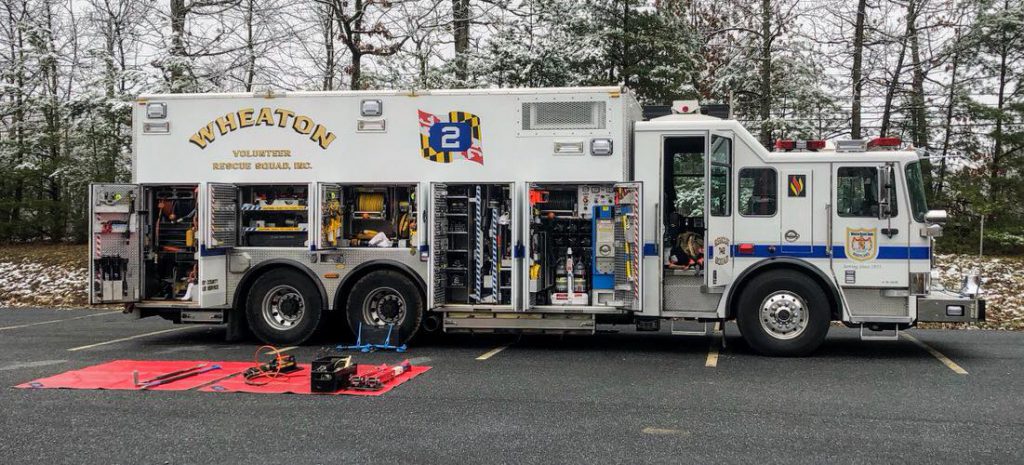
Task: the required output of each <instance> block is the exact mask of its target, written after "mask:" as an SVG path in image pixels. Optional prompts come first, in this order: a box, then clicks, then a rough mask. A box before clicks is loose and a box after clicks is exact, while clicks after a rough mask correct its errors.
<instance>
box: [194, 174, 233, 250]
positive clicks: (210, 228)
mask: <svg viewBox="0 0 1024 465" xmlns="http://www.w3.org/2000/svg"><path fill="white" fill-rule="evenodd" d="M204 203H205V204H206V206H207V209H206V218H207V222H206V241H205V243H204V244H203V246H204V248H205V249H207V250H214V249H227V248H232V247H236V246H237V245H238V188H237V187H235V186H234V185H233V184H220V183H207V184H206V202H204Z"/></svg>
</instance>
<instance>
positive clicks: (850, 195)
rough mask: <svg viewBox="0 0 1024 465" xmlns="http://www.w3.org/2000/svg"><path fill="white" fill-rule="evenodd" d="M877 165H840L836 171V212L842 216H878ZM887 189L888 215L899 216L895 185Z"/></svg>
mask: <svg viewBox="0 0 1024 465" xmlns="http://www.w3.org/2000/svg"><path fill="white" fill-rule="evenodd" d="M879 182H880V180H879V177H878V167H875V166H841V167H839V169H838V170H837V171H836V214H837V215H839V216H840V217H843V218H878V212H879V208H880V206H879V204H878V190H879V189H878V187H879V186H878V184H879ZM896 184H897V183H894V185H893V186H892V188H891V189H889V204H890V206H891V207H890V211H891V215H890V217H892V218H896V217H897V216H899V209H898V202H897V195H896V190H897V187H896Z"/></svg>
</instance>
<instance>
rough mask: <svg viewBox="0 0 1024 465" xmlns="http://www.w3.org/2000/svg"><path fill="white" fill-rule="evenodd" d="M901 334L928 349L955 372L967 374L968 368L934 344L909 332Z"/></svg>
mask: <svg viewBox="0 0 1024 465" xmlns="http://www.w3.org/2000/svg"><path fill="white" fill-rule="evenodd" d="M900 335H901V336H903V337H904V338H906V339H907V340H908V341H910V342H913V343H914V344H917V345H918V346H920V347H921V348H922V349H924V350H927V351H928V353H929V354H932V356H933V357H935V358H936V359H938V360H939V361H940V362H942V364H943V365H946V367H948V368H949V369H950V370H953V373H956V374H958V375H966V374H967V370H965V369H963V368H962V367H961V366H960V365H957V364H956V362H954V361H952V360H950V359H949V357H947V356H945V355H944V354H943V353H942V352H939V351H938V350H936V349H935V348H933V347H932V346H930V345H928V344H925V343H924V342H922V341H920V340H919V339H917V338H916V337H914V336H911V335H909V334H907V333H900Z"/></svg>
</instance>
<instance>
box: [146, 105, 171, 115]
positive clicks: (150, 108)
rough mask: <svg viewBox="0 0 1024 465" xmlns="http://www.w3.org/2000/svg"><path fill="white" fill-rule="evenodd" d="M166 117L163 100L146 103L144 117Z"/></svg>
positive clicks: (165, 107) (165, 106)
mask: <svg viewBox="0 0 1024 465" xmlns="http://www.w3.org/2000/svg"><path fill="white" fill-rule="evenodd" d="M166 117H167V104H166V103H163V102H152V103H147V104H146V118H149V119H164V118H166Z"/></svg>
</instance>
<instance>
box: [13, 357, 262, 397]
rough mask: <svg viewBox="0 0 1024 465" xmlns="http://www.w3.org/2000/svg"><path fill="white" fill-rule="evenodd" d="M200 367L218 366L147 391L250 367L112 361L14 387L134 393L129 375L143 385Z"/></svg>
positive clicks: (188, 385) (190, 385)
mask: <svg viewBox="0 0 1024 465" xmlns="http://www.w3.org/2000/svg"><path fill="white" fill-rule="evenodd" d="M200 363H205V364H206V367H207V368H208V367H211V366H213V365H219V366H220V369H217V370H211V371H208V372H205V373H200V374H197V375H194V376H189V377H187V378H184V379H179V380H177V381H171V382H169V383H166V384H161V385H159V386H153V387H151V388H149V389H147V390H149V391H185V390H188V389H195V388H197V387H199V386H202V385H204V384H207V383H210V382H213V381H216V380H219V379H221V378H224V377H227V376H231V375H232V374H235V373H239V372H241V371H244V370H245V369H246V368H249V367H251V366H252V365H253V364H252V363H251V362H208V361H201V360H200V361H164V360H115V361H113V362H107V363H103V364H100V365H93V366H91V367H86V368H82V369H81V370H72V371H68V372H65V373H61V374H59V375H54V376H50V377H49V378H41V379H37V380H35V381H29V382H27V383H24V384H19V385H17V386H15V387H16V388H28V389H32V388H35V389H58V388H59V389H120V390H129V391H138V390H142V389H143V388H141V387H139V386H135V385H134V384H133V383H132V372H133V371H138V372H139V380H142V381H145V380H148V379H152V378H154V377H156V376H159V375H162V374H165V373H170V372H172V371H178V370H184V369H187V368H192V367H194V366H196V365H199V364H200Z"/></svg>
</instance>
